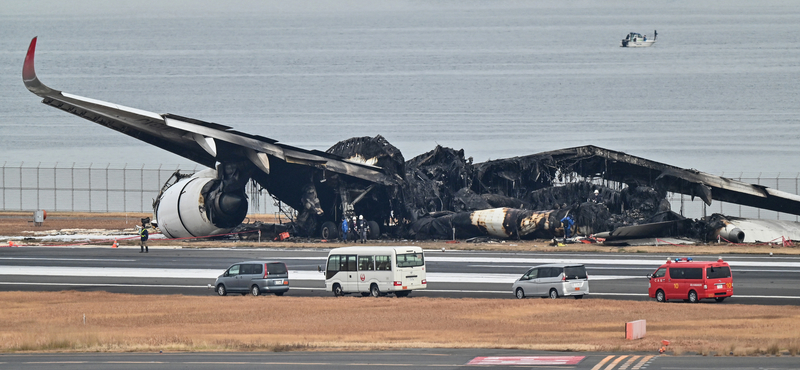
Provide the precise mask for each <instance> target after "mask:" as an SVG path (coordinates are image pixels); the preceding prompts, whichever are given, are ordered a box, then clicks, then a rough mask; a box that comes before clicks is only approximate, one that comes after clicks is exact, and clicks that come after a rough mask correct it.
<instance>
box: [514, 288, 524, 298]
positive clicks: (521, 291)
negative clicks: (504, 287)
mask: <svg viewBox="0 0 800 370" xmlns="http://www.w3.org/2000/svg"><path fill="white" fill-rule="evenodd" d="M514 295H515V296H517V299H523V298H525V291H524V290H522V288H517V291H516V292H514Z"/></svg>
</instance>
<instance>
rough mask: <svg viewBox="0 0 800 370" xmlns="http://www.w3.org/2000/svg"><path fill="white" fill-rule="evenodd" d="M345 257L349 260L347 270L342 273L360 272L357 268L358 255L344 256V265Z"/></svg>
mask: <svg viewBox="0 0 800 370" xmlns="http://www.w3.org/2000/svg"><path fill="white" fill-rule="evenodd" d="M345 257H346V258H347V268H343V269H342V271H358V269H357V268H356V255H347V256H342V260H341V262H342V263H344V258H345Z"/></svg>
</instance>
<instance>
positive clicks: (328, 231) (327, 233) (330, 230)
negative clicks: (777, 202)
mask: <svg viewBox="0 0 800 370" xmlns="http://www.w3.org/2000/svg"><path fill="white" fill-rule="evenodd" d="M320 236H321V237H322V239H328V240H331V239H336V238H337V237H338V236H339V232H338V231H337V229H336V224H335V223H333V222H330V221H326V222H324V223H323V224H322V228H321V231H320Z"/></svg>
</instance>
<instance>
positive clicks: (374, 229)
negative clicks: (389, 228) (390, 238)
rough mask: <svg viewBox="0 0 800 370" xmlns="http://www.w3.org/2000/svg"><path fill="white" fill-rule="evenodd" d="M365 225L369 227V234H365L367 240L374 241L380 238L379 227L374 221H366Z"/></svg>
mask: <svg viewBox="0 0 800 370" xmlns="http://www.w3.org/2000/svg"><path fill="white" fill-rule="evenodd" d="M367 225H369V234H367V238H368V239H370V240H376V239H378V238H380V237H381V227H380V226H379V225H378V223H377V222H375V221H368V222H367Z"/></svg>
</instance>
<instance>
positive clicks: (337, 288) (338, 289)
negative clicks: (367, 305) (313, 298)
mask: <svg viewBox="0 0 800 370" xmlns="http://www.w3.org/2000/svg"><path fill="white" fill-rule="evenodd" d="M343 295H344V291H343V290H342V286H341V285H339V284H336V285H334V286H333V296H334V297H341V296H343Z"/></svg>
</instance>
